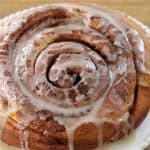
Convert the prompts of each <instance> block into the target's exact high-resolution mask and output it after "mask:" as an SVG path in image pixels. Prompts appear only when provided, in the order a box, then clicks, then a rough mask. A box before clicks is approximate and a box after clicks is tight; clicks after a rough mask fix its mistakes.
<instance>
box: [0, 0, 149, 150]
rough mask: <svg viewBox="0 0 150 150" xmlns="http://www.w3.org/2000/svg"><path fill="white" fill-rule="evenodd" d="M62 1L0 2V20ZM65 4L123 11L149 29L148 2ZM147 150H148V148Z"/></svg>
mask: <svg viewBox="0 0 150 150" xmlns="http://www.w3.org/2000/svg"><path fill="white" fill-rule="evenodd" d="M52 2H64V0H0V18H2V17H4V16H6V15H9V14H11V13H13V12H16V11H17V10H22V9H24V8H29V7H32V6H37V5H42V4H45V3H52ZM65 2H77V3H81V2H93V3H96V4H102V5H105V6H107V7H110V8H113V9H117V10H120V11H124V12H126V13H127V14H129V15H131V16H133V17H135V18H137V19H139V20H140V21H142V22H144V23H145V24H146V25H148V26H149V27H150V0H65ZM147 150H150V148H148V149H147Z"/></svg>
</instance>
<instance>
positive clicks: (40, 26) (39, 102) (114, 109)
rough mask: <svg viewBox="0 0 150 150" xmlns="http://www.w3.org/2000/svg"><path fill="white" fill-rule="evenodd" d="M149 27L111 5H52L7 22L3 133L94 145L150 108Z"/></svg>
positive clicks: (35, 143)
mask: <svg viewBox="0 0 150 150" xmlns="http://www.w3.org/2000/svg"><path fill="white" fill-rule="evenodd" d="M149 58H150V34H148V33H146V32H145V31H144V30H143V29H142V28H141V26H139V25H138V24H136V23H135V22H133V21H132V20H131V19H129V17H128V16H126V15H125V14H121V13H118V12H113V11H111V10H108V9H106V8H104V7H99V6H95V5H93V6H90V5H76V4H51V5H45V6H41V7H36V8H31V9H27V10H24V11H21V12H18V13H16V14H13V15H10V16H8V17H5V18H4V19H2V20H1V21H0V121H1V124H0V138H1V141H2V142H4V143H6V144H8V145H11V146H14V147H18V148H23V149H26V150H73V149H74V150H83V149H86V150H92V149H95V148H99V149H101V146H102V145H103V143H106V142H110V141H116V140H118V139H120V138H123V137H124V136H126V135H128V134H129V133H130V132H131V131H132V130H134V129H135V128H136V127H137V126H138V125H140V124H141V122H142V121H143V119H144V118H145V117H146V115H147V113H148V111H149V108H150V100H149V97H150V61H149Z"/></svg>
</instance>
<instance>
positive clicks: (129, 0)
mask: <svg viewBox="0 0 150 150" xmlns="http://www.w3.org/2000/svg"><path fill="white" fill-rule="evenodd" d="M64 1H65V2H78V3H81V2H92V3H96V4H102V5H105V6H107V7H111V8H113V9H118V10H121V11H124V12H126V13H128V14H129V15H131V16H133V17H135V18H137V19H139V20H140V21H142V22H144V23H145V24H146V25H148V26H150V0H0V17H3V16H6V15H8V14H10V13H13V12H15V11H17V10H22V9H24V8H29V7H32V6H37V5H41V4H45V3H52V2H64Z"/></svg>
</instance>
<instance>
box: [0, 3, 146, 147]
mask: <svg viewBox="0 0 150 150" xmlns="http://www.w3.org/2000/svg"><path fill="white" fill-rule="evenodd" d="M59 5H60V6H63V7H65V8H68V9H69V10H70V11H72V10H71V8H80V9H81V10H85V11H87V10H88V11H89V12H90V13H89V14H88V15H91V12H92V15H93V14H98V15H100V16H102V17H104V18H107V19H108V20H109V21H110V22H111V23H112V24H113V25H115V26H116V27H117V28H118V29H119V30H121V31H122V32H123V35H124V36H125V37H126V39H128V37H127V36H126V31H125V29H124V27H125V28H127V27H126V25H125V24H123V23H122V24H121V23H118V22H117V21H118V20H117V21H116V20H115V19H114V18H113V17H112V15H110V12H107V13H106V11H103V10H96V9H91V8H89V7H86V6H78V5H70V4H69V5H68V4H58V5H57V6H59ZM51 6H52V5H51ZM53 6H55V5H53ZM44 7H45V9H46V8H47V9H48V8H49V5H47V6H44ZM40 8H41V10H40ZM42 8H43V7H38V9H39V10H40V12H41V13H42ZM35 10H36V9H34V8H33V9H30V10H29V13H28V15H30V14H32V13H33V12H34V11H35ZM26 12H27V11H24V12H22V13H25V14H26ZM16 15H17V14H16ZM14 16H15V15H12V16H10V17H8V18H5V19H3V21H2V23H5V22H7V19H9V18H11V17H12V19H14V18H13V17H14ZM24 22H26V20H24ZM21 23H22V22H21ZM20 26H21V24H17V23H14V24H13V25H12V27H13V29H14V30H13V31H15V30H17V29H18V28H20ZM71 26H72V28H73V27H74V26H73V25H71ZM86 26H87V27H88V24H86ZM43 27H45V26H44V25H43ZM68 28H69V26H66V30H64V31H61V28H60V31H59V34H60V33H61V32H62V34H63V33H65V32H66V34H70V32H69V30H68ZM58 29H59V28H58ZM80 29H81V28H80V26H76V32H77V31H78V30H80ZM6 30H7V28H6ZM39 30H42V28H40V29H39ZM113 31H114V32H115V29H113ZM3 32H4V33H3ZM34 32H36V30H35V31H34ZM34 32H30V33H29V35H31V34H32V33H33V34H35V33H34ZM131 32H132V33H135V35H137V36H138V34H137V33H136V32H135V31H131ZM38 33H39V35H40V31H39V32H38ZM0 34H2V35H3V34H5V31H2V32H0ZM36 34H37V33H36ZM92 35H93V36H94V34H92ZM99 35H100V34H99ZM57 36H58V35H57ZM95 36H98V34H96V33H95ZM37 37H38V34H37ZM9 38H10V37H9V35H7V36H5V38H4V41H9V40H10V39H9ZM27 38H28V36H24V38H23V40H26V39H27ZM32 38H35V37H34V36H32V37H31V39H32ZM40 38H41V39H42V37H39V39H40ZM31 39H30V38H29V40H27V41H30V40H31ZM46 40H48V39H46ZM84 40H87V41H88V40H91V39H90V36H89V37H85V39H84ZM39 41H41V43H39V45H40V47H38V48H39V49H37V50H41V49H42V50H43V51H44V50H45V48H46V44H45V43H44V42H45V41H44V40H39ZM11 42H12V43H13V40H12V41H10V43H11ZM91 42H92V41H91ZM98 42H99V41H98V40H95V41H94V42H93V43H94V44H96V45H97V44H99V43H98ZM119 42H120V41H119ZM128 42H129V41H128ZM139 42H140V43H139V45H136V46H137V47H136V48H139V50H141V53H144V43H143V41H142V40H141V39H140V41H139ZM18 43H19V42H18ZM26 44H27V43H26V42H25V43H20V44H18V45H17V47H16V51H17V49H18V48H21V49H23V51H25V52H24V56H25V57H23V60H20V61H24V60H26V58H27V57H28V56H29V55H30V54H31V53H30V54H28V52H27V51H26V50H27V49H28V48H31V49H34V48H35V47H32V46H33V45H32V44H33V43H31V44H29V45H28V47H26ZM47 44H50V42H49V43H47ZM82 44H83V43H82ZM94 44H93V45H94ZM93 45H92V46H93ZM116 45H118V43H117V44H116ZM119 45H120V44H119ZM30 46H31V47H30ZM72 48H73V49H74V46H72ZM80 48H81V47H80V46H79V47H78V46H77V48H76V49H80ZM106 49H107V50H108V51H107V52H106V56H108V58H111V52H109V49H108V48H107V47H106ZM98 50H99V49H98ZM103 50H104V49H103ZM81 51H82V50H81ZM83 51H84V49H83ZM33 52H34V51H33ZM89 54H92V52H90V53H89ZM13 55H14V56H13V57H12V58H13V59H14V60H13V61H12V62H13V63H14V62H17V63H16V64H15V65H16V66H15V70H14V72H13V73H14V74H13V77H14V78H15V81H16V82H17V85H18V86H19V89H21V91H22V93H23V94H24V95H26V96H28V97H29V98H31V99H29V102H30V103H31V104H33V105H34V106H35V107H36V108H37V110H48V111H50V112H52V113H54V120H56V121H58V122H59V124H60V125H64V126H65V128H66V131H67V134H68V146H69V149H70V150H74V139H73V135H74V132H75V130H76V129H77V128H78V127H80V126H81V125H82V124H86V123H90V122H92V123H94V124H95V125H96V126H97V128H98V129H99V134H98V135H99V136H98V149H101V146H102V144H103V137H102V136H103V135H102V132H103V131H102V126H103V123H104V122H105V121H106V120H107V118H105V117H104V118H97V112H98V111H99V109H100V108H101V106H102V105H103V103H104V100H105V97H106V96H107V94H108V93H109V92H110V90H111V87H112V85H113V83H114V82H115V80H116V78H117V75H118V74H120V75H124V74H125V73H126V71H127V70H128V66H127V65H126V59H124V58H123V57H122V58H121V57H120V63H119V64H118V68H117V70H116V71H112V70H111V69H108V71H109V77H110V81H109V85H108V87H107V90H106V91H105V92H104V94H102V95H101V97H100V98H98V99H97V100H96V101H94V102H93V103H90V104H89V105H85V106H84V105H83V106H80V107H70V108H64V107H61V106H56V105H53V104H49V105H48V103H47V102H45V101H42V100H41V99H40V98H39V97H38V96H36V95H35V94H33V93H32V92H31V91H29V89H28V88H27V87H26V86H25V84H24V83H23V82H22V80H21V78H20V76H19V75H18V72H19V70H18V68H17V66H18V62H19V59H18V60H17V61H16V60H15V59H16V56H15V52H14V53H13ZM96 57H97V56H96ZM96 57H95V58H96ZM78 58H80V59H79V60H78V61H77V63H76V65H77V66H80V65H81V66H82V65H83V66H84V65H85V66H84V68H86V67H87V68H90V69H93V70H94V69H96V67H97V66H96V67H95V65H94V64H93V63H89V62H90V61H89V60H88V58H86V57H82V56H81V57H79V56H78ZM82 58H85V61H84V62H83V61H82ZM98 58H99V57H98ZM73 59H74V57H72V59H71V60H70V61H69V62H68V63H62V64H57V63H56V64H55V66H54V69H62V68H64V67H68V66H71V67H72V65H74V62H75V60H73ZM115 59H116V57H115V56H114V59H113V60H115ZM76 60H77V59H76ZM83 60H84V59H83ZM92 61H93V60H92ZM41 63H42V62H41ZM43 64H44V60H43ZM56 66H57V67H56ZM141 66H142V67H143V64H142V65H141ZM55 67H56V68H55ZM107 67H108V66H107ZM100 69H101V68H100ZM103 69H104V66H103V68H102V69H101V71H100V73H95V74H94V75H95V77H99V76H100V75H101V74H102V73H104V72H105V71H104V72H103V71H102V70H103ZM140 69H141V68H140ZM141 70H142V71H145V70H144V69H141ZM30 72H31V71H30ZM41 72H42V71H41ZM133 72H134V71H133ZM133 72H131V73H133ZM25 73H26V72H25ZM25 76H26V77H27V76H28V74H25ZM83 76H84V77H85V75H83ZM87 76H88V75H87ZM57 79H58V77H57V76H56V78H52V80H57ZM121 79H122V78H120V80H118V82H116V83H119V82H120V81H121ZM39 80H42V79H41V78H39ZM84 81H86V80H84ZM95 84H96V86H97V85H98V84H99V82H98V81H97V82H95ZM6 87H7V85H6V86H5V85H4V87H3V88H1V89H2V90H3V91H5V88H6ZM91 91H92V89H91ZM91 91H90V92H89V93H92V92H93V91H92V92H91ZM5 93H6V92H5ZM65 94H66V92H65ZM78 94H79V92H78ZM82 96H83V97H82ZM12 97H13V98H14V100H16V99H17V97H16V95H11V96H10V95H9V93H7V98H8V99H12ZM83 98H84V95H78V100H79V101H82V99H83ZM120 99H121V98H120ZM65 101H68V99H66V100H65ZM118 103H119V102H118ZM120 105H121V104H120ZM14 106H15V105H14ZM12 109H13V111H14V110H15V111H16V112H17V110H18V108H17V105H16V108H14V107H13V108H12ZM87 110H90V113H87ZM15 111H14V112H15ZM109 111H111V110H108V112H109ZM10 112H11V110H10ZM61 113H63V114H65V115H64V116H65V117H62V116H59V115H60V114H61ZM81 113H85V114H86V115H83V116H82V115H81ZM104 113H105V112H104ZM106 113H107V110H106ZM55 114H59V115H56V116H55ZM67 114H69V115H68V116H67ZM74 114H75V118H71V117H70V116H72V115H74ZM6 115H9V113H7V114H6ZM80 115H81V116H80ZM36 117H37V116H36V115H35V116H34V115H33V116H29V115H27V116H26V118H25V120H24V121H22V120H21V121H20V123H21V124H23V126H21V127H22V130H23V131H21V132H22V133H23V135H22V136H23V137H22V138H21V140H22V142H24V143H22V148H23V149H26V150H29V149H30V148H29V132H28V131H27V130H26V127H27V125H28V123H30V122H31V121H33V120H34V119H36ZM128 118H129V113H128V112H126V113H124V114H122V116H121V117H120V118H118V120H119V121H124V120H125V121H126V120H127V119H128ZM40 119H41V120H45V119H46V118H44V117H42V116H41V118H40ZM6 121H7V117H6ZM18 124H19V122H18ZM4 126H5V121H4V125H2V128H3V127H4ZM0 127H1V126H0ZM0 131H1V130H0ZM125 132H126V131H125ZM0 135H1V134H0Z"/></svg>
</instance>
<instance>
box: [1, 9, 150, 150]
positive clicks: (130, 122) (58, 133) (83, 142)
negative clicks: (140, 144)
mask: <svg viewBox="0 0 150 150" xmlns="http://www.w3.org/2000/svg"><path fill="white" fill-rule="evenodd" d="M93 7H94V6H93ZM96 9H98V8H97V7H96ZM58 10H59V9H58ZM60 12H63V11H60ZM58 14H60V13H58ZM118 14H119V13H117V15H118ZM35 15H37V14H35ZM64 16H66V14H65V13H64ZM32 17H33V16H32ZM32 17H31V20H30V21H31V23H32V21H33V20H32ZM36 17H38V15H37V16H35V17H33V19H35V18H36ZM57 17H59V15H58V16H57ZM57 17H56V18H57ZM12 18H13V17H12ZM121 19H122V20H124V22H125V23H128V24H129V26H131V27H132V28H133V29H135V30H137V31H138V33H140V36H141V37H142V39H143V41H144V44H145V55H146V57H145V58H146V60H145V61H146V62H145V66H146V68H147V69H150V63H149V62H148V59H149V58H150V57H149V55H150V38H149V37H147V36H146V33H145V32H144V31H143V29H142V27H140V26H139V25H137V24H136V23H135V22H133V21H132V20H131V19H129V18H128V16H125V15H122V16H121ZM35 20H36V19H35ZM30 21H29V24H30ZM6 22H7V21H6ZM4 24H5V23H4ZM55 32H56V31H55ZM81 33H82V34H83V32H81ZM4 34H5V32H4ZM73 35H74V38H76V37H77V36H79V35H80V31H78V34H77V33H74V34H73ZM0 36H1V37H0V38H3V34H2V33H1V35H0ZM11 36H15V35H11ZM0 42H1V39H0ZM2 44H3V43H2ZM68 45H69V44H68ZM0 46H1V47H0V48H1V49H2V48H3V49H4V48H5V49H7V46H6V45H0ZM8 46H9V45H8ZM111 48H112V47H111ZM129 57H132V56H131V55H129V56H128V58H129ZM2 59H3V58H2ZM28 62H29V61H28ZM1 64H2V63H1ZM27 66H30V63H28V65H27ZM132 67H133V66H132ZM41 68H42V67H41ZM133 70H134V69H133ZM132 73H133V72H132ZM133 74H134V73H133ZM6 76H9V72H6ZM135 78H137V81H135ZM119 79H120V78H119ZM127 79H129V80H127V82H128V83H129V84H128V86H129V87H128V88H129V89H130V91H129V96H128V100H126V101H125V102H123V106H124V107H123V106H121V107H122V108H123V110H121V111H120V110H119V108H118V106H116V105H113V103H112V99H110V98H109V97H108V98H107V99H105V101H104V103H103V105H102V106H103V107H102V108H103V109H100V110H99V112H98V114H97V117H99V118H100V117H103V110H105V109H107V108H109V107H110V108H109V109H110V110H111V109H113V110H115V109H116V111H114V112H112V113H109V114H107V121H105V122H104V123H103V124H101V125H100V126H99V125H98V126H97V125H95V124H94V123H93V122H88V123H83V124H81V125H79V126H78V127H77V128H76V129H75V132H74V134H73V141H72V142H73V143H74V149H75V150H82V149H83V148H84V149H86V150H91V149H94V148H96V147H97V145H98V144H99V141H101V142H108V141H114V140H117V139H120V138H121V137H123V136H125V135H126V134H128V133H129V132H130V131H131V130H133V129H134V128H136V127H137V126H138V125H139V124H140V123H141V122H142V121H143V119H144V118H145V116H146V114H147V113H148V111H149V108H150V101H149V97H150V94H149V93H150V75H149V74H147V73H143V72H142V73H141V72H140V71H137V74H136V76H135V74H134V75H132V76H131V78H130V76H129V77H128V78H127ZM121 83H122V82H121ZM29 84H30V83H29ZM55 84H59V83H55ZM135 84H137V85H136V89H135ZM61 85H62V84H61ZM63 85H64V83H63ZM67 86H68V85H67ZM106 86H107V85H106ZM122 86H123V85H122ZM115 88H116V89H117V86H116V87H115ZM81 89H83V88H81ZM84 89H85V87H84ZM118 90H119V93H121V92H122V91H121V88H120V86H118ZM82 91H83V90H82ZM134 92H135V95H134V94H133V93H134ZM83 93H85V91H83ZM121 95H123V93H122V94H121ZM133 95H134V104H132V100H131V99H132V97H133ZM71 97H72V95H71ZM73 97H74V96H73ZM3 99H5V98H3ZM22 103H23V105H24V108H23V110H22V111H24V112H26V111H29V112H30V113H31V114H32V113H35V112H34V106H32V105H31V106H30V102H29V103H28V102H27V103H28V104H25V103H26V102H22ZM74 103H75V102H74ZM84 104H85V103H83V105H84ZM79 105H81V103H80V104H79ZM29 106H30V108H29ZM75 106H78V104H76V105H75ZM21 109H22V108H21ZM117 109H118V110H117ZM129 109H130V111H129V118H127V120H124V119H123V120H121V121H118V120H117V119H118V118H119V117H120V116H122V114H124V112H128V110H129ZM19 111H20V110H19ZM32 111H33V112H32ZM23 115H24V114H23ZM21 116H22V114H19V115H18V113H14V115H12V114H11V115H10V116H9V117H8V118H6V119H7V121H6V124H5V126H4V128H3V130H2V133H1V139H2V141H3V142H4V143H7V144H9V145H13V146H15V147H20V148H21V147H25V146H26V145H25V144H28V145H27V146H28V147H29V148H30V149H31V150H41V149H44V150H67V149H69V142H70V141H69V140H70V139H69V136H68V135H67V134H68V132H67V128H66V127H65V126H64V125H63V124H61V123H60V122H59V121H56V120H55V118H53V115H52V116H51V115H50V117H46V119H44V120H42V119H40V115H36V118H34V120H31V121H30V122H29V124H28V126H26V127H25V128H24V129H23V130H22V129H20V126H18V122H19V121H20V118H24V117H21ZM11 117H12V118H13V119H12V118H11ZM26 130H27V131H28V132H27V133H26ZM26 134H28V135H26ZM99 134H100V135H101V136H102V137H100V136H99ZM24 136H27V138H28V143H26V141H23V143H21V139H24V140H25V138H26V137H24ZM22 144H24V145H22Z"/></svg>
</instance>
